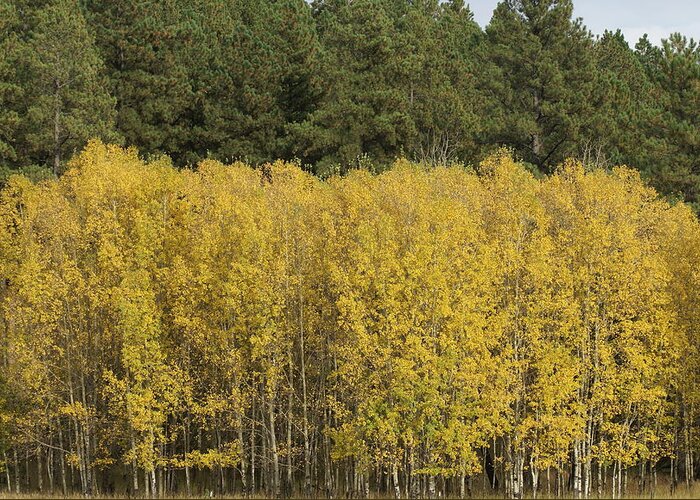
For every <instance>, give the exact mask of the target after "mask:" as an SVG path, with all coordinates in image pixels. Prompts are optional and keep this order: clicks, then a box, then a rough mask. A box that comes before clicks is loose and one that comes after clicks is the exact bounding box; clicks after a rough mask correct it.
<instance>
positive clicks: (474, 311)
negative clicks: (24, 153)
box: [0, 142, 700, 498]
mask: <svg viewBox="0 0 700 500" xmlns="http://www.w3.org/2000/svg"><path fill="white" fill-rule="evenodd" d="M69 167H70V169H69V170H68V171H67V172H66V173H65V174H64V175H63V176H61V177H60V178H58V179H51V180H48V181H44V182H41V183H33V182H31V181H30V180H28V179H27V178H26V177H23V176H13V177H11V178H10V179H9V181H8V182H7V185H6V187H5V188H4V189H3V190H2V191H1V192H0V299H1V301H0V316H1V321H0V419H1V420H0V422H2V425H1V426H0V432H1V434H0V451H1V452H2V456H1V457H0V459H1V460H2V462H1V463H2V468H0V472H1V474H0V487H2V488H6V489H7V491H8V492H9V493H11V494H19V493H22V492H30V491H39V492H41V493H43V494H48V493H49V492H53V493H55V494H60V493H63V494H85V495H98V494H123V495H130V496H152V497H154V496H166V495H167V496H172V495H175V494H187V495H201V494H215V495H217V496H219V495H224V494H228V495H231V494H236V495H250V496H256V495H265V496H270V497H272V496H275V497H277V496H295V497H299V496H306V495H308V496H313V497H319V496H327V497H329V498H340V497H346V498H360V497H362V498H366V497H369V496H383V497H394V498H415V497H425V498H438V497H440V498H446V497H452V498H454V497H461V498H463V497H466V496H469V495H472V494H473V495H481V496H483V495H498V496H500V495H507V496H509V497H512V498H522V497H524V496H532V497H536V496H538V495H548V496H575V497H577V498H588V497H614V498H620V497H622V496H624V495H625V494H629V495H637V494H638V495H643V494H652V495H653V494H654V492H656V494H659V495H664V494H669V493H671V492H673V491H676V490H677V489H679V488H686V487H690V486H692V484H693V481H694V478H695V475H696V471H697V464H696V458H697V456H698V452H700V449H699V447H698V438H697V436H698V422H699V421H700V420H699V419H698V410H699V409H700V407H699V405H698V404H697V403H698V397H699V393H698V389H697V388H698V387H700V380H699V378H700V366H699V365H698V363H699V361H698V360H700V355H699V354H700V353H699V352H698V351H699V348H700V342H699V340H698V335H697V325H698V324H700V317H698V315H699V314H700V307H698V304H700V287H699V286H698V272H697V270H698V268H700V226H699V224H700V223H699V222H698V220H697V218H696V216H695V214H694V213H693V211H692V209H691V208H689V207H688V206H687V205H685V204H682V203H679V204H675V205H672V204H669V202H668V201H665V200H664V199H663V198H661V197H660V196H659V195H657V193H656V192H655V191H654V190H653V189H652V188H650V187H647V185H646V184H645V183H644V182H642V180H641V179H640V174H639V173H638V172H637V171H636V170H632V169H628V168H615V169H613V170H611V171H606V170H604V169H590V168H585V167H584V166H583V165H582V164H581V163H580V162H576V161H567V162H566V163H564V164H563V165H562V166H560V167H559V168H557V169H555V171H554V173H553V174H552V175H551V176H548V177H545V178H541V179H538V178H537V177H535V176H534V175H533V174H532V173H531V172H529V171H528V169H527V168H526V166H524V165H523V164H521V163H517V162H515V161H514V160H513V159H512V157H511V156H510V154H509V153H508V152H503V151H502V152H499V153H497V154H495V155H493V156H490V157H489V158H487V159H486V160H484V161H483V162H482V163H481V164H480V165H479V166H478V167H477V168H476V169H469V168H465V167H461V166H451V167H437V168H430V167H426V166H425V165H422V164H413V163H410V162H408V161H406V160H401V161H398V162H396V163H395V164H394V165H393V168H391V169H389V170H387V171H385V172H384V173H381V174H372V173H371V172H368V171H367V170H364V169H355V170H352V171H351V172H349V173H348V175H346V176H333V177H331V178H330V179H328V180H327V181H323V180H320V179H318V178H317V177H315V176H313V175H312V174H310V173H307V172H304V171H303V170H302V169H301V168H300V167H299V166H298V164H290V163H284V162H282V161H278V162H276V163H274V164H267V165H265V166H264V167H263V168H259V169H253V168H250V167H248V166H246V165H244V164H242V163H235V164H233V165H228V166H224V165H223V164H221V163H219V162H217V161H215V160H205V161H203V162H202V163H201V164H200V165H199V167H198V168H197V169H196V170H191V169H180V170H178V169H176V168H174V167H173V166H172V165H171V164H170V162H169V161H167V160H166V159H163V158H158V159H153V160H150V161H145V160H143V159H141V158H140V157H139V156H138V154H137V152H136V151H135V150H133V149H128V150H125V149H122V148H120V147H118V146H106V145H104V144H102V143H100V142H92V143H91V144H90V145H89V146H88V148H87V149H86V150H85V151H84V152H83V153H82V154H81V155H79V156H77V157H76V158H75V159H73V160H72V161H71V162H70V164H69ZM210 492H211V493H210Z"/></svg>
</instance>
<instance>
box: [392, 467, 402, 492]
mask: <svg viewBox="0 0 700 500" xmlns="http://www.w3.org/2000/svg"><path fill="white" fill-rule="evenodd" d="M391 475H392V478H393V480H394V498H396V499H400V498H401V485H400V484H399V469H398V467H396V463H394V465H393V466H392V469H391Z"/></svg>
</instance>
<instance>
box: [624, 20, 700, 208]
mask: <svg viewBox="0 0 700 500" xmlns="http://www.w3.org/2000/svg"><path fill="white" fill-rule="evenodd" d="M637 54H638V57H639V58H640V60H641V61H642V63H643V64H644V67H645V69H646V71H647V74H648V75H649V78H650V79H651V81H652V82H654V83H655V84H656V85H658V101H659V103H660V104H661V109H660V112H659V113H658V114H657V115H656V117H655V120H654V122H653V127H651V128H650V130H649V135H650V136H651V137H653V138H654V139H655V140H656V142H657V143H660V144H661V145H662V147H663V148H664V154H663V156H662V158H661V161H659V162H657V163H656V164H654V165H652V166H650V172H649V175H650V177H651V179H652V182H653V183H654V184H655V185H656V186H657V187H658V188H659V189H660V190H661V191H662V192H665V193H669V194H672V195H675V196H678V197H680V198H682V199H685V200H686V201H688V202H690V203H692V204H694V205H695V206H696V207H698V206H700V205H699V204H700V113H698V110H699V109H700V46H698V43H697V42H696V41H695V40H693V39H692V38H691V39H687V38H686V37H684V36H682V35H681V34H679V33H674V34H672V35H671V36H670V37H669V38H668V39H665V40H662V45H661V47H654V46H652V45H651V44H650V43H649V40H648V39H647V38H646V37H645V38H642V39H641V40H640V41H639V43H638V44H637Z"/></svg>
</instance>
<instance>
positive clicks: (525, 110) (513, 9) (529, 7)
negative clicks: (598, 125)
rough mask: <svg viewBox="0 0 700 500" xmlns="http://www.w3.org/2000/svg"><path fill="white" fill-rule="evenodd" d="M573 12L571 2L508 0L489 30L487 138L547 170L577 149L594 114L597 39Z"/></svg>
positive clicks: (565, 0) (564, 0)
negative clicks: (510, 148)
mask: <svg viewBox="0 0 700 500" xmlns="http://www.w3.org/2000/svg"><path fill="white" fill-rule="evenodd" d="M572 12H573V5H572V2H571V0H546V1H536V0H507V1H502V2H500V3H499V4H498V6H497V7H496V10H495V11H494V14H493V17H492V19H491V22H490V23H489V25H488V26H487V28H486V40H487V48H486V50H487V54H486V57H487V60H488V61H489V63H490V65H489V67H488V70H487V71H485V72H484V74H483V75H482V76H483V78H484V85H485V86H486V88H487V89H488V96H489V99H490V105H491V110H490V112H489V123H488V125H487V127H488V130H487V132H486V135H487V142H488V143H491V144H494V143H495V144H505V145H508V146H511V147H513V148H515V151H516V152H517V153H518V154H519V155H521V156H522V158H523V159H524V160H525V161H527V162H529V163H532V164H534V165H536V166H537V167H538V168H539V169H540V170H542V171H543V172H551V171H552V169H553V167H554V165H556V164H557V163H559V162H560V161H561V160H562V159H563V158H565V157H567V156H568V155H572V154H574V153H575V148H576V146H577V143H578V141H579V140H580V139H581V137H582V131H583V130H584V129H585V127H586V125H587V123H588V119H589V117H590V116H591V115H592V111H593V109H592V99H591V97H592V91H593V83H594V81H595V66H594V60H593V57H592V50H591V49H592V43H593V42H592V39H591V36H590V34H589V33H588V31H587V30H586V28H585V27H584V26H583V25H582V24H581V21H580V20H572V19H571V16H572Z"/></svg>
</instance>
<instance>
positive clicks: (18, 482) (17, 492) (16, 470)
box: [12, 448, 21, 495]
mask: <svg viewBox="0 0 700 500" xmlns="http://www.w3.org/2000/svg"><path fill="white" fill-rule="evenodd" d="M12 452H13V454H14V456H15V457H14V458H15V493H16V494H17V495H19V494H20V488H21V487H20V481H19V460H18V458H17V448H12Z"/></svg>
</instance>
